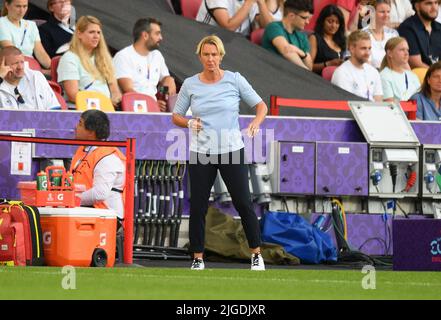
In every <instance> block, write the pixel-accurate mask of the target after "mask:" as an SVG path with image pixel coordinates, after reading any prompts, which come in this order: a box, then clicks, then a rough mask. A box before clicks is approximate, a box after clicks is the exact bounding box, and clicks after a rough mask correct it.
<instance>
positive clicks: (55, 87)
mask: <svg viewBox="0 0 441 320" xmlns="http://www.w3.org/2000/svg"><path fill="white" fill-rule="evenodd" d="M47 83H49V85H50V86H51V88H52V90H54V92H57V93H59V94H60V95H61V94H63V90H62V89H61V86H60V85H59V84H58V83H57V82H55V81H52V80H48V81H47Z"/></svg>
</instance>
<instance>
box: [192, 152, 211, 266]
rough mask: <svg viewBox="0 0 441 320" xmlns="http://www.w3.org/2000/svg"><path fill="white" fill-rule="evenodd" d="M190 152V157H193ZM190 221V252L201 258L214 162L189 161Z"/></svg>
mask: <svg viewBox="0 0 441 320" xmlns="http://www.w3.org/2000/svg"><path fill="white" fill-rule="evenodd" d="M195 156H196V154H195V153H191V157H195ZM189 174H190V222H189V238H190V249H189V250H190V252H192V253H193V256H194V258H195V259H196V258H201V259H202V255H203V251H204V241H205V215H206V213H207V209H208V199H209V197H210V191H211V187H212V186H213V183H214V180H215V179H216V175H217V166H216V165H215V164H210V163H208V164H200V163H199V161H194V158H193V159H192V161H190V164H189Z"/></svg>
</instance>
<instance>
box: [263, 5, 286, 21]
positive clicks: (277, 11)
mask: <svg viewBox="0 0 441 320" xmlns="http://www.w3.org/2000/svg"><path fill="white" fill-rule="evenodd" d="M265 3H266V6H267V7H268V10H269V12H270V13H271V15H272V16H273V21H281V20H282V18H283V4H284V3H285V0H266V1H265Z"/></svg>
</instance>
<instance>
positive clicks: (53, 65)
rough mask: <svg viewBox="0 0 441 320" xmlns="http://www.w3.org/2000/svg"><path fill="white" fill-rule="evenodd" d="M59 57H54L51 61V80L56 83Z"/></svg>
mask: <svg viewBox="0 0 441 320" xmlns="http://www.w3.org/2000/svg"><path fill="white" fill-rule="evenodd" d="M60 58H61V56H55V57H53V58H52V60H51V80H52V81H55V82H58V72H57V68H58V63H59V62H60Z"/></svg>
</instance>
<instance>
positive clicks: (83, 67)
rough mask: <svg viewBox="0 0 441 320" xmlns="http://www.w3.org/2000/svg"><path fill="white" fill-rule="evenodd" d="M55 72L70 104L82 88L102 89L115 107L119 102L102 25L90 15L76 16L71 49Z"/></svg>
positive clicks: (100, 90)
mask: <svg viewBox="0 0 441 320" xmlns="http://www.w3.org/2000/svg"><path fill="white" fill-rule="evenodd" d="M57 71H58V82H59V83H61V84H62V85H63V87H64V91H65V92H66V96H67V99H68V101H70V102H71V103H75V98H76V95H77V93H78V92H79V91H84V90H85V91H87V90H88V91H98V92H101V93H102V94H104V95H105V96H107V97H109V98H111V99H112V103H113V104H114V105H115V106H116V105H117V104H118V103H119V102H120V101H121V92H120V91H119V88H118V83H117V81H116V78H115V72H114V68H113V63H112V57H111V56H110V53H109V50H108V48H107V44H106V41H105V39H104V35H103V34H102V24H101V22H100V21H99V20H98V19H97V18H95V17H93V16H83V17H81V18H80V19H78V22H77V24H76V28H75V32H74V35H73V37H72V40H71V42H70V49H69V51H67V52H66V53H65V54H64V55H63V56H62V57H61V59H60V63H59V65H58V69H57Z"/></svg>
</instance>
